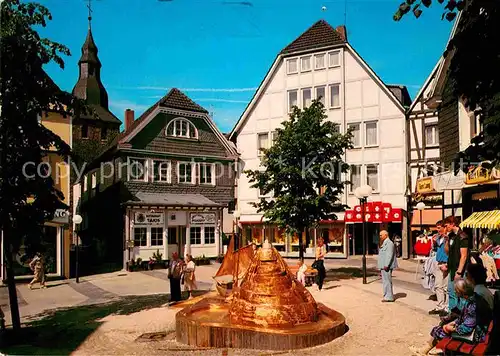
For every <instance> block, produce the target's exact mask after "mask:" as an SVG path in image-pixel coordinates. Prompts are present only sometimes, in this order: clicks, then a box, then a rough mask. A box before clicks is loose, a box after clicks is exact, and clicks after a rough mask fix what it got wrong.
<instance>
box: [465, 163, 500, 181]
mask: <svg viewBox="0 0 500 356" xmlns="http://www.w3.org/2000/svg"><path fill="white" fill-rule="evenodd" d="M485 163H486V162H485ZM487 163H489V162H487ZM498 178H500V174H499V172H498V171H497V170H496V169H495V168H486V167H483V166H482V163H481V164H479V165H478V166H472V167H470V168H469V171H468V172H467V174H466V175H465V184H482V183H488V182H491V181H492V180H495V179H498Z"/></svg>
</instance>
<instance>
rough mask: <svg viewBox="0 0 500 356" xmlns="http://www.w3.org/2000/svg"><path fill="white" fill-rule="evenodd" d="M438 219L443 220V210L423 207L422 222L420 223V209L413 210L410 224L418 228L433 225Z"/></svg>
mask: <svg viewBox="0 0 500 356" xmlns="http://www.w3.org/2000/svg"><path fill="white" fill-rule="evenodd" d="M439 220H443V210H441V209H424V210H422V223H420V210H413V214H412V217H411V226H413V227H416V228H420V226H421V225H423V226H435V225H436V223H437V222H438V221H439Z"/></svg>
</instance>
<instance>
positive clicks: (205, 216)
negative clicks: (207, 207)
mask: <svg viewBox="0 0 500 356" xmlns="http://www.w3.org/2000/svg"><path fill="white" fill-rule="evenodd" d="M189 221H190V223H191V225H205V224H212V225H214V224H215V223H216V222H217V220H216V217H215V213H192V214H191V215H190V219H189Z"/></svg>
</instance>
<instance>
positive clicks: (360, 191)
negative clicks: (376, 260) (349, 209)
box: [354, 184, 372, 284]
mask: <svg viewBox="0 0 500 356" xmlns="http://www.w3.org/2000/svg"><path fill="white" fill-rule="evenodd" d="M371 194H372V187H370V186H369V185H367V184H365V185H363V186H361V187H358V188H356V190H355V191H354V195H356V197H357V198H358V199H359V204H360V205H361V210H362V212H363V214H362V216H363V225H362V226H363V259H362V261H363V284H366V218H365V204H366V201H367V200H368V197H369V196H370V195H371Z"/></svg>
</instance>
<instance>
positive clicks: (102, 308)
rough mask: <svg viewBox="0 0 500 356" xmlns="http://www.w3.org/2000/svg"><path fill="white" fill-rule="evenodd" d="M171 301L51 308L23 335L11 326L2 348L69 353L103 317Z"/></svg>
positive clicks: (149, 298) (157, 297)
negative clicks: (15, 331)
mask: <svg viewBox="0 0 500 356" xmlns="http://www.w3.org/2000/svg"><path fill="white" fill-rule="evenodd" d="M204 293H206V291H199V292H196V293H194V294H195V296H197V295H201V294H204ZM169 300H170V295H169V294H153V295H141V296H126V297H120V298H118V299H115V300H113V301H110V302H107V303H102V304H91V305H83V306H76V307H70V308H60V309H54V310H48V311H45V312H43V313H41V314H38V315H35V316H33V317H32V318H31V319H32V320H33V321H31V322H28V323H26V324H25V325H24V327H23V328H22V329H21V331H20V332H19V334H14V333H13V331H12V329H7V330H6V331H5V334H4V335H3V336H2V340H1V344H0V351H1V352H2V353H3V354H8V355H34V354H37V355H68V354H70V353H72V352H73V351H74V350H76V349H77V348H78V346H80V344H81V343H82V342H83V341H84V340H85V339H86V338H87V337H88V336H90V335H91V334H92V333H93V332H94V331H95V330H96V329H97V328H98V327H99V326H100V325H101V324H102V322H101V321H100V320H101V319H102V318H104V317H106V316H108V315H111V314H118V315H129V314H132V313H136V312H139V311H142V310H147V309H152V308H159V307H161V306H162V305H164V304H166V303H168V302H169Z"/></svg>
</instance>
